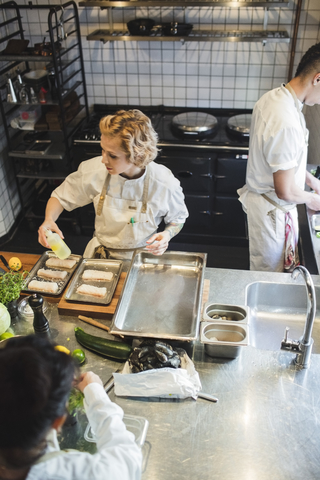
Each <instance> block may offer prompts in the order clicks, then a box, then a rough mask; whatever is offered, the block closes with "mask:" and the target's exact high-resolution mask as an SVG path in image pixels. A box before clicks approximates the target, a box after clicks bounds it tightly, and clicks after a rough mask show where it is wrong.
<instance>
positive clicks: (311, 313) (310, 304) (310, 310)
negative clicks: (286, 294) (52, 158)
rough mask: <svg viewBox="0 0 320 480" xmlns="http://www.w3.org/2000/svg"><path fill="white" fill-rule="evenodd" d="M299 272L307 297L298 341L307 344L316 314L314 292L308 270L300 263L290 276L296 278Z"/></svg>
mask: <svg viewBox="0 0 320 480" xmlns="http://www.w3.org/2000/svg"><path fill="white" fill-rule="evenodd" d="M299 273H301V275H302V276H303V279H304V281H305V283H306V288H307V297H308V298H307V317H306V323H305V326H304V332H303V335H302V338H301V340H300V341H301V343H302V344H304V345H308V344H309V343H310V341H311V334H312V328H313V323H314V319H315V316H316V292H315V289H314V284H313V280H312V278H311V275H310V273H309V272H308V270H307V269H306V268H305V267H303V266H302V265H298V266H297V267H295V269H294V270H293V272H292V274H291V276H292V278H294V279H296V278H297V276H298V275H299Z"/></svg>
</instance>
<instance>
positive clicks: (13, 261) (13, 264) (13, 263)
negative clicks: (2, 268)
mask: <svg viewBox="0 0 320 480" xmlns="http://www.w3.org/2000/svg"><path fill="white" fill-rule="evenodd" d="M8 263H9V267H10V268H11V270H15V271H16V272H17V271H18V270H20V268H21V267H22V263H21V260H20V258H18V257H12V258H10V260H9V262H8Z"/></svg>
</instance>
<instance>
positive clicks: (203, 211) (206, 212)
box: [199, 210, 211, 215]
mask: <svg viewBox="0 0 320 480" xmlns="http://www.w3.org/2000/svg"><path fill="white" fill-rule="evenodd" d="M199 213H204V214H205V215H211V212H210V211H209V210H202V211H200V212H199Z"/></svg>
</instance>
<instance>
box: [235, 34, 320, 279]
mask: <svg viewBox="0 0 320 480" xmlns="http://www.w3.org/2000/svg"><path fill="white" fill-rule="evenodd" d="M304 104H305V105H309V106H312V105H315V104H320V43H318V44H316V45H313V46H312V47H311V48H310V49H309V50H308V51H307V52H306V53H305V55H304V56H303V58H302V60H301V62H300V64H299V65H298V68H297V71H296V75H295V77H294V78H293V79H292V80H291V81H290V82H289V83H287V84H286V85H284V84H283V85H281V86H280V87H279V88H275V89H274V90H271V91H269V92H267V93H266V94H264V95H263V96H262V97H261V98H260V100H259V101H258V102H257V103H256V105H255V107H254V110H253V114H252V123H251V128H250V143H249V158H248V165H247V175H246V184H245V185H244V187H242V188H241V189H239V190H238V194H239V196H240V198H239V200H240V202H241V203H242V205H243V209H244V211H245V212H246V213H247V219H248V229H249V253H250V270H263V271H272V272H283V271H292V269H293V268H294V266H295V265H297V264H298V263H299V258H298V248H297V244H298V233H299V230H298V229H299V227H298V214H297V208H296V205H297V204H303V203H304V204H306V205H307V206H308V207H309V208H310V209H312V210H320V181H319V180H317V179H316V178H315V177H314V176H313V175H311V174H310V173H309V172H307V171H306V165H307V148H308V136H309V132H308V130H307V128H306V123H305V119H304V116H303V114H302V107H303V105H304ZM305 183H306V184H307V185H308V186H309V187H310V188H311V189H312V190H313V192H309V191H308V192H307V191H305V190H304V186H305Z"/></svg>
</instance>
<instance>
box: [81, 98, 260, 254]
mask: <svg viewBox="0 0 320 480" xmlns="http://www.w3.org/2000/svg"><path fill="white" fill-rule="evenodd" d="M129 108H138V109H139V110H141V111H143V112H144V113H145V114H146V115H148V116H149V118H150V119H151V121H152V124H153V127H154V129H155V130H156V132H157V134H158V137H159V142H158V147H159V150H160V152H159V155H158V157H157V159H156V162H157V163H161V164H163V165H166V166H167V167H168V168H170V170H171V171H172V172H173V174H174V175H175V176H176V177H177V178H178V179H179V181H180V183H181V186H182V188H183V191H184V194H185V197H186V204H187V207H188V210H189V218H188V219H187V222H186V224H185V226H184V228H183V230H182V231H181V232H180V234H179V239H178V240H177V241H179V242H190V243H215V244H224V245H225V244H229V245H239V246H240V245H242V246H244V245H247V243H248V240H247V228H246V220H245V215H244V214H243V211H242V207H241V204H240V202H239V201H238V195H237V193H236V191H237V189H238V188H240V187H242V186H243V185H244V183H245V173H246V164H247V158H248V146H249V133H250V120H251V110H234V109H233V110H226V109H186V108H170V107H164V106H158V107H144V106H130V107H129V106H123V105H117V106H105V105H95V106H94V111H93V113H92V114H91V115H90V118H89V119H88V120H87V121H86V122H85V123H84V124H83V127H82V129H81V130H79V131H78V132H77V133H76V135H75V136H74V138H73V148H74V160H75V164H76V166H77V165H78V164H79V163H80V162H81V161H83V160H86V159H89V158H92V157H94V156H97V155H101V148H100V132H99V121H100V118H102V117H103V116H105V115H108V114H111V113H114V112H115V111H117V110H120V109H124V110H127V109H129Z"/></svg>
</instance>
